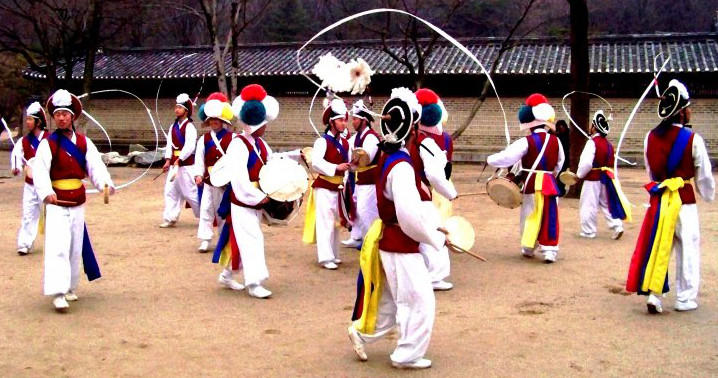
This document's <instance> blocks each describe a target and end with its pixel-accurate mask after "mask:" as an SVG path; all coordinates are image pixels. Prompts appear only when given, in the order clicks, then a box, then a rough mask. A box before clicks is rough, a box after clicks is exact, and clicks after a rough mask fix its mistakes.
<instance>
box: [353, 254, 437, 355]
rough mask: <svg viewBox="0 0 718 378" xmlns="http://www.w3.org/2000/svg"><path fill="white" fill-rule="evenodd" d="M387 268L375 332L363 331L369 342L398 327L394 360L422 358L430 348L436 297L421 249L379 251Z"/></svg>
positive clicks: (382, 262) (385, 268) (364, 337)
mask: <svg viewBox="0 0 718 378" xmlns="http://www.w3.org/2000/svg"><path fill="white" fill-rule="evenodd" d="M379 253H380V255H381V264H382V267H383V269H384V279H385V280H384V283H385V285H384V290H383V291H382V295H381V300H380V301H379V313H378V315H377V320H376V330H375V332H374V334H373V335H367V334H362V333H360V334H359V336H360V337H361V339H362V340H363V341H364V342H366V343H371V342H374V341H376V340H378V339H380V338H382V337H383V336H384V335H386V334H387V333H388V332H389V331H390V330H392V329H393V328H394V326H396V327H398V329H399V339H398V340H397V346H396V349H394V352H393V353H392V354H391V360H392V361H394V362H396V363H400V364H406V363H411V362H414V361H417V360H419V359H420V358H423V357H424V355H425V354H426V350H427V349H428V348H429V341H430V340H431V331H432V329H433V327H434V317H435V311H436V301H435V298H434V289H433V288H432V286H431V280H430V279H429V272H428V270H427V269H426V265H425V264H424V259H423V258H422V257H421V254H419V253H396V252H386V251H382V250H380V251H379Z"/></svg>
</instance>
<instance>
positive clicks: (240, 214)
mask: <svg viewBox="0 0 718 378" xmlns="http://www.w3.org/2000/svg"><path fill="white" fill-rule="evenodd" d="M232 111H233V112H234V114H235V115H236V116H237V118H239V120H240V122H241V123H242V125H243V127H244V132H243V133H242V134H239V135H237V137H236V138H234V139H233V140H232V142H231V143H230V144H229V148H228V149H227V154H226V155H225V156H224V157H222V158H221V159H220V161H218V162H217V164H216V165H215V167H217V166H219V165H220V162H221V161H223V160H225V159H227V162H229V163H230V165H228V166H225V167H224V168H222V169H227V170H228V171H229V172H230V174H229V180H228V181H229V182H230V188H231V189H230V195H229V198H230V202H231V205H230V210H229V211H230V216H229V217H227V221H226V223H225V226H224V228H223V230H222V233H221V235H220V241H219V242H218V243H217V248H216V249H215V253H214V257H213V259H212V261H213V262H215V263H219V264H220V265H222V266H223V267H224V269H223V271H222V273H221V274H220V275H219V283H220V284H222V285H224V286H227V287H229V288H231V289H233V290H242V289H243V288H244V286H243V285H242V284H240V283H239V282H237V281H235V280H234V278H233V271H238V270H240V269H242V270H243V272H244V284H245V285H246V286H247V289H248V293H249V295H250V296H253V297H256V298H268V297H269V296H270V295H272V292H271V291H269V290H267V289H266V288H265V287H264V286H262V284H263V282H264V281H265V280H267V279H268V278H269V270H268V269H267V263H266V261H265V256H264V234H263V233H262V228H261V221H262V207H263V206H265V204H268V203H270V199H269V197H268V196H267V194H266V193H264V192H263V191H262V190H260V189H259V176H260V170H261V169H262V167H263V166H264V165H265V163H266V162H267V160H268V159H269V158H270V156H272V150H271V149H270V148H269V145H268V144H267V143H266V142H265V141H264V139H262V138H261V137H262V135H264V132H265V130H266V128H267V123H268V122H271V121H273V120H274V119H276V118H277V115H278V114H279V103H277V100H276V99H274V97H272V96H268V95H267V92H266V91H265V90H264V88H263V87H262V86H261V85H258V84H250V85H248V86H246V87H244V88H243V89H242V91H241V93H240V95H239V97H237V98H236V99H235V100H234V102H233V103H232ZM293 157H294V158H295V159H296V158H299V152H298V151H294V152H293ZM218 170H220V168H215V170H213V172H212V173H211V175H212V176H214V174H215V171H218ZM212 182H213V183H215V182H214V178H212ZM224 211H226V209H220V212H224Z"/></svg>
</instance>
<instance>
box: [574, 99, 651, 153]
mask: <svg viewBox="0 0 718 378" xmlns="http://www.w3.org/2000/svg"><path fill="white" fill-rule="evenodd" d="M574 93H583V94H587V95H591V96H596V97H598V98H599V99H601V101H603V102H604V103H605V104H606V105H608V108H609V116H610V115H612V114H613V106H611V103H610V102H608V100H606V99H605V98H603V97H601V96H599V95H597V94H595V93H593V92H584V91H571V92H568V93H566V94H565V95H564V96H563V98H562V99H561V108H562V109H563V112H564V113H565V114H566V117H568V121H569V122H570V123H571V125H572V126H573V127H574V128H575V129H576V130H578V131H579V132H581V135H583V136H585V137H586V139H591V137H590V136H589V135H588V133H586V131H584V130H583V128H581V127H580V126H579V125H578V123H576V121H574V120H573V118H572V117H571V113H570V112H569V111H568V109H566V99H567V98H568V97H569V96H571V95H572V94H574ZM616 159H618V160H620V161H622V162H624V163H626V164H628V165H631V166H635V165H637V164H638V163H636V162H633V161H628V160H626V159H624V158H622V157H620V156H618V154H616Z"/></svg>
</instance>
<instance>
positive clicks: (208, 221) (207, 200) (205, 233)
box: [197, 183, 224, 241]
mask: <svg viewBox="0 0 718 378" xmlns="http://www.w3.org/2000/svg"><path fill="white" fill-rule="evenodd" d="M223 195H224V188H217V187H214V186H212V185H209V184H206V183H205V184H204V189H202V201H201V202H200V204H199V224H198V225H197V239H200V240H206V241H210V240H212V237H213V236H214V228H213V226H214V219H215V218H217V229H218V230H221V229H222V227H223V226H224V219H222V218H220V217H218V216H217V209H218V208H219V204H220V202H222V196H223Z"/></svg>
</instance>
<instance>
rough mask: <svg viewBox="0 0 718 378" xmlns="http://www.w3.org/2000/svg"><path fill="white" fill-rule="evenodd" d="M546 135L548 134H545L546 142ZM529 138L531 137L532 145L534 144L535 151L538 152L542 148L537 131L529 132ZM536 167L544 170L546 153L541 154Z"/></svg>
mask: <svg viewBox="0 0 718 378" xmlns="http://www.w3.org/2000/svg"><path fill="white" fill-rule="evenodd" d="M548 137H549V136H548V134H546V142H548ZM531 138H532V139H533V142H534V146H536V152H537V153H539V154H540V153H541V148H543V142H541V137H540V136H539V135H538V133H531ZM538 167H539V169H540V170H542V171H545V170H546V154H543V155H542V156H541V161H540V162H539V164H538Z"/></svg>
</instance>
